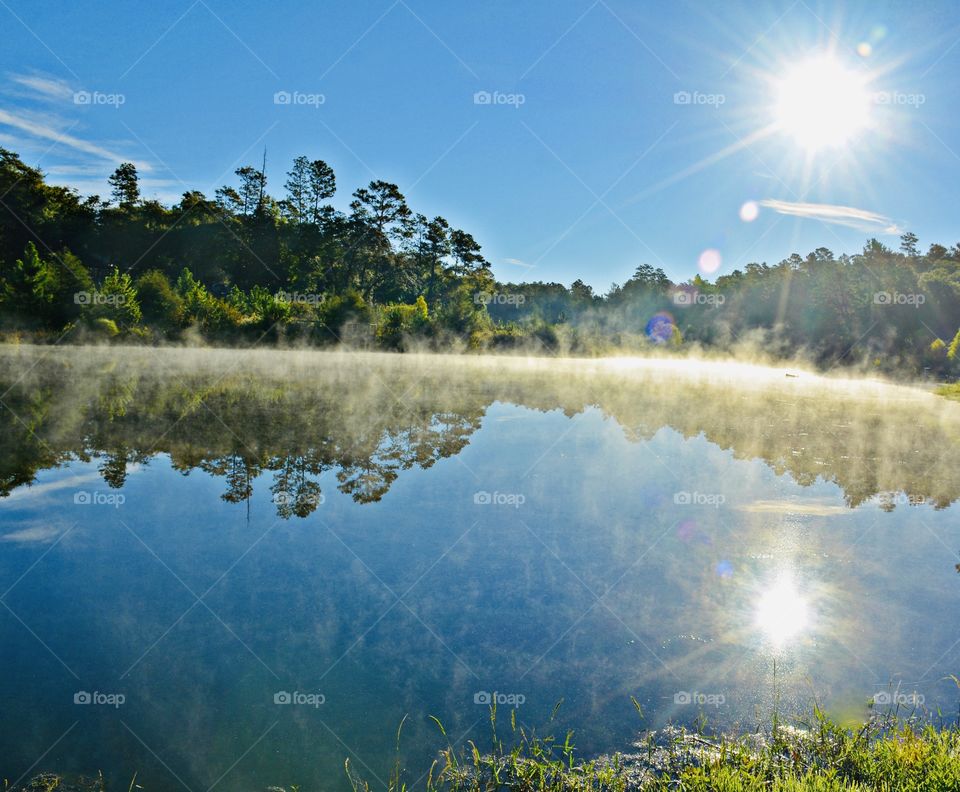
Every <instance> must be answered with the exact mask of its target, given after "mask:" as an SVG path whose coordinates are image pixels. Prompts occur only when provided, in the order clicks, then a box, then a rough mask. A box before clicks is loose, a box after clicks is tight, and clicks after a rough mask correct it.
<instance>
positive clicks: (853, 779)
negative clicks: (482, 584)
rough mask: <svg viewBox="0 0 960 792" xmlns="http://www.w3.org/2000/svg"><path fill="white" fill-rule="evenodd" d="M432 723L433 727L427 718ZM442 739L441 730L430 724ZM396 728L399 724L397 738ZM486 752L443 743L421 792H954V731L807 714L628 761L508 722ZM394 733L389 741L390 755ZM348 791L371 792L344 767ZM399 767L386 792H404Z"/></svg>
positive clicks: (653, 743) (656, 740) (668, 732)
mask: <svg viewBox="0 0 960 792" xmlns="http://www.w3.org/2000/svg"><path fill="white" fill-rule="evenodd" d="M434 720H435V721H436V719H434ZM436 723H437V725H438V727H439V729H440V733H441V734H442V735H443V737H444V738H445V739H446V731H445V730H444V728H443V725H442V724H441V723H440V722H439V721H436ZM402 727H403V724H402V723H401V729H402ZM491 727H492V730H493V742H492V750H490V751H489V752H484V753H482V752H481V751H480V750H479V749H478V747H477V746H476V745H475V744H474V743H473V742H468V747H467V748H465V749H462V750H460V751H456V750H455V749H454V748H453V746H451V745H450V744H449V742H448V744H447V746H446V747H445V748H444V749H442V750H441V751H440V755H439V758H438V759H437V760H436V761H435V762H434V764H433V766H432V767H431V769H430V773H429V775H428V778H427V780H426V786H425V789H426V790H428V792H493V790H504V791H505V792H627V790H644V791H647V790H649V791H650V792H667V791H668V790H670V791H671V792H673V791H674V790H685V791H687V792H708V791H711V792H712V791H714V790H715V791H716V792H761V791H762V792H801V790H802V791H803V792H833V791H834V790H857V791H860V790H863V791H866V790H883V791H884V792H900V791H901V790H902V791H903V792H907V791H908V790H909V791H910V792H925V791H926V790H929V791H930V792H934V790H936V791H937V792H945V791H948V790H960V730H958V729H957V727H956V726H946V727H939V728H938V727H936V726H934V725H933V724H932V723H929V722H921V721H920V720H918V719H916V718H911V719H907V720H902V719H898V718H897V717H896V715H895V714H887V715H884V716H876V717H874V718H872V719H871V720H870V721H869V722H868V723H866V724H864V725H863V726H861V727H860V728H858V729H846V728H843V727H840V726H838V725H836V724H835V723H833V722H831V721H830V720H829V719H828V718H827V717H826V716H825V715H824V713H823V712H822V711H820V710H819V709H815V710H814V712H813V715H812V717H810V718H809V719H808V720H807V721H806V722H798V724H797V725H796V726H782V725H779V724H777V723H776V722H775V723H774V726H773V730H772V732H771V733H770V734H768V735H766V736H764V735H760V734H751V735H743V736H739V737H732V736H727V737H713V738H711V737H706V736H704V735H703V734H700V733H694V732H690V731H687V730H684V729H676V728H669V729H665V730H661V731H659V732H649V733H647V735H646V736H645V737H644V739H643V740H641V741H640V742H638V743H636V745H635V748H636V752H635V753H630V754H617V755H614V756H609V757H601V758H599V759H594V760H587V761H584V760H580V759H578V757H577V755H576V747H575V744H574V741H573V734H572V733H567V734H565V735H564V737H563V739H562V740H560V739H559V738H554V737H552V736H546V737H540V736H536V735H534V734H528V733H527V732H526V731H525V730H524V729H523V728H522V727H520V728H518V726H517V724H516V720H515V717H514V713H512V712H511V716H510V738H509V743H510V745H511V747H509V748H508V747H507V744H506V743H505V742H504V741H503V740H502V739H500V738H499V737H498V736H497V731H496V729H497V723H496V710H495V709H493V710H491ZM399 740H400V730H398V732H397V742H398V747H399ZM346 771H347V777H348V778H349V780H350V784H351V786H352V787H353V790H354V792H374V791H373V790H372V789H371V787H370V786H369V784H368V783H367V782H366V781H364V780H363V779H362V778H361V777H360V776H359V775H358V774H357V773H356V772H355V771H354V770H353V768H352V767H351V765H350V762H349V760H348V761H347V762H346ZM402 776H403V774H402V771H401V768H400V765H399V760H398V762H397V764H396V765H395V766H394V769H393V771H392V772H391V775H390V781H389V790H390V792H405V790H407V786H406V783H405V782H404V781H403V778H402Z"/></svg>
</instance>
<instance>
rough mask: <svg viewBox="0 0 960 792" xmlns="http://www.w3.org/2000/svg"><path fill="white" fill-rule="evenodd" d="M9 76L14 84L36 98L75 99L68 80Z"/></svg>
mask: <svg viewBox="0 0 960 792" xmlns="http://www.w3.org/2000/svg"><path fill="white" fill-rule="evenodd" d="M8 76H9V78H10V81H11V82H12V83H14V84H15V85H19V86H22V87H23V88H26V89H28V91H29V92H30V93H32V94H33V95H34V96H35V98H40V99H71V100H72V99H73V88H71V87H70V84H69V83H68V82H66V80H61V79H58V78H56V77H46V76H44V75H42V74H9V75H8Z"/></svg>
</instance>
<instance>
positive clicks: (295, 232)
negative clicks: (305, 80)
mask: <svg viewBox="0 0 960 792" xmlns="http://www.w3.org/2000/svg"><path fill="white" fill-rule="evenodd" d="M235 176H236V181H235V183H234V184H233V185H224V186H222V187H220V188H218V189H217V190H216V191H215V192H214V195H213V197H212V198H211V197H208V196H206V195H204V194H203V193H202V192H200V191H196V190H189V191H186V192H184V193H183V195H182V197H181V199H180V201H179V202H178V203H176V204H174V205H171V206H166V205H164V204H162V203H161V202H159V201H156V200H145V199H144V198H143V197H142V195H141V191H140V179H139V174H138V173H137V168H136V166H135V165H134V164H132V163H123V164H121V165H120V166H119V167H118V168H117V169H116V170H115V171H114V173H113V174H112V175H111V176H110V178H109V185H110V189H111V194H110V196H109V197H108V198H107V199H101V197H100V196H90V197H83V196H81V195H80V194H79V193H78V192H77V191H76V190H73V189H70V188H66V187H62V186H56V185H51V184H48V183H47V182H46V179H45V177H44V174H43V172H42V171H41V170H40V169H38V168H33V167H30V166H28V165H26V164H25V163H24V162H23V161H22V160H21V159H20V157H19V156H18V155H17V154H15V153H14V152H12V151H8V150H6V149H0V331H2V332H3V334H4V336H5V337H7V338H13V337H18V338H27V339H30V340H36V341H44V340H56V339H61V338H67V339H76V340H90V339H91V338H117V339H120V340H123V341H124V342H127V343H129V342H143V343H159V342H169V341H174V342H180V341H183V340H185V339H194V338H196V337H197V335H199V337H200V338H201V339H203V340H206V341H208V342H211V343H221V344H253V343H265V342H270V343H274V342H275V343H281V342H298V343H299V342H309V343H314V344H335V343H341V342H348V343H350V344H354V345H362V346H375V347H381V348H388V349H407V348H413V347H421V346H422V347H428V348H449V347H450V346H451V345H458V346H460V347H462V348H472V349H503V348H522V349H527V350H531V351H537V352H544V351H547V352H553V353H561V352H562V353H572V354H600V353H604V352H608V351H616V350H629V351H642V350H644V349H646V348H650V347H653V346H656V347H662V348H667V349H673V348H677V347H680V348H689V347H695V346H699V347H706V348H710V349H713V348H716V349H719V350H724V351H731V350H734V349H737V348H739V347H743V346H747V347H751V348H754V349H757V350H760V351H763V352H765V353H766V354H768V355H770V356H773V357H792V356H797V355H803V356H804V357H806V358H808V359H811V360H813V361H814V362H816V363H818V364H820V365H824V366H834V365H847V364H852V363H855V362H861V363H862V362H866V363H868V364H869V365H872V366H876V367H879V368H881V369H883V370H891V371H892V370H906V371H910V372H913V373H918V372H921V371H926V372H929V373H931V374H933V375H935V376H940V377H952V376H954V375H956V374H957V373H958V367H960V329H958V328H960V244H958V245H954V246H953V247H951V248H947V247H944V246H942V245H939V244H932V245H930V246H929V248H928V249H927V250H926V251H925V252H922V251H921V249H920V247H919V241H918V239H917V237H916V236H915V235H913V234H911V233H907V234H904V235H903V236H902V237H901V240H900V245H899V248H898V249H896V250H895V249H891V248H889V247H887V246H885V245H883V244H882V243H881V242H879V241H877V240H875V239H871V240H869V241H868V242H867V243H866V245H865V246H864V248H863V250H862V251H861V252H860V253H858V254H856V255H840V256H835V255H834V254H833V253H832V252H831V251H830V250H829V249H827V248H818V249H817V250H815V251H813V252H811V253H810V254H808V255H807V256H806V257H803V256H800V255H798V254H793V255H791V256H789V257H788V258H785V259H783V260H782V261H780V262H778V263H776V264H773V265H768V264H767V263H765V262H764V263H750V264H747V265H746V267H745V268H744V269H742V270H739V269H738V270H735V271H734V272H732V273H730V274H728V275H722V276H720V277H718V278H716V280H715V282H713V283H711V282H708V281H707V280H705V279H704V278H702V277H701V276H699V275H698V276H696V277H695V278H693V279H692V280H690V281H687V282H685V283H673V282H671V281H670V279H669V278H668V277H667V276H666V274H665V273H664V271H663V269H662V268H659V267H654V266H651V265H649V264H640V265H639V266H638V267H637V268H636V270H635V271H634V272H633V273H632V274H631V275H630V277H629V278H628V279H627V280H626V281H625V282H624V283H623V284H622V285H621V284H617V283H615V284H613V285H612V286H611V287H610V288H609V289H608V290H607V291H606V292H605V293H603V294H596V293H594V291H593V289H592V288H591V287H590V286H589V285H587V284H586V283H584V281H583V280H576V281H574V282H573V283H572V284H571V285H570V286H569V287H568V286H565V285H563V284H560V283H543V282H536V283H500V282H497V281H496V279H495V278H494V277H493V275H492V273H491V270H490V263H489V262H488V261H487V260H486V259H485V258H484V256H483V254H482V252H481V246H480V244H479V243H478V242H477V241H476V240H475V239H474V237H473V236H472V235H471V234H470V233H468V232H467V231H464V230H461V229H458V228H455V227H453V226H451V224H450V223H449V222H448V221H447V220H446V219H444V218H443V217H439V216H438V217H434V218H432V219H431V218H429V217H427V216H425V215H424V214H421V213H417V212H415V211H414V210H412V209H411V208H410V206H409V205H408V203H407V201H406V198H405V197H404V195H403V194H402V192H401V191H400V189H399V188H398V187H397V185H395V184H392V183H390V182H387V181H382V180H375V181H372V182H370V183H369V184H368V185H366V186H364V187H360V188H358V189H356V190H355V191H354V192H353V193H352V194H351V201H350V203H349V209H348V211H340V210H337V209H335V208H334V206H333V205H332V204H331V203H330V201H331V199H332V198H333V197H334V196H335V195H336V193H337V180H336V175H335V173H334V171H333V169H332V168H331V167H330V166H329V165H328V164H327V163H326V162H324V161H323V160H319V159H316V160H312V159H310V158H308V157H304V156H301V157H297V158H296V159H295V160H294V161H293V163H292V164H291V167H290V170H289V171H288V173H287V174H286V180H285V182H284V184H283V185H282V187H283V193H284V194H283V197H281V198H277V197H274V196H273V195H271V194H270V191H269V190H268V182H267V176H266V172H265V168H264V167H262V166H261V167H259V168H258V167H255V166H250V165H248V166H244V167H241V168H238V169H237V170H236V172H235Z"/></svg>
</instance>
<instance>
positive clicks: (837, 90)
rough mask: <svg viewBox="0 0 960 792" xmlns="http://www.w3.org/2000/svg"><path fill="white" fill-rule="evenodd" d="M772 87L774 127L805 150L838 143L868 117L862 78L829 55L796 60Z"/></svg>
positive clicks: (859, 126) (865, 92) (845, 141)
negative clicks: (775, 93)
mask: <svg viewBox="0 0 960 792" xmlns="http://www.w3.org/2000/svg"><path fill="white" fill-rule="evenodd" d="M776 90H777V101H776V107H775V111H774V112H775V116H776V124H777V127H778V128H779V129H780V130H782V131H783V132H786V133H787V134H788V135H790V136H792V137H793V138H794V139H795V140H796V141H797V142H798V143H799V144H800V145H801V146H803V147H804V148H805V149H807V150H808V151H816V150H817V149H821V148H826V147H833V146H842V145H843V144H845V143H847V142H848V141H849V140H850V139H851V138H853V137H855V136H856V135H857V133H858V132H860V131H861V130H862V129H864V127H866V126H867V123H868V121H869V120H870V105H871V95H870V92H869V91H868V90H867V86H866V80H865V79H864V78H862V77H861V76H860V75H858V74H856V73H854V72H852V71H848V70H847V69H846V68H844V66H843V65H841V64H840V62H839V61H837V60H836V59H834V58H833V57H831V56H829V55H824V56H819V57H815V58H811V59H810V60H807V61H804V62H803V63H800V64H797V65H796V66H794V67H793V68H792V69H791V70H790V71H788V72H787V73H786V74H785V75H784V76H783V77H782V78H780V80H778V81H777V83H776Z"/></svg>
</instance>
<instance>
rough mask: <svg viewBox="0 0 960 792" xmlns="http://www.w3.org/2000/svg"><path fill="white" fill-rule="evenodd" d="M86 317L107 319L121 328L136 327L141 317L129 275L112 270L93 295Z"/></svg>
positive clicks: (135, 292) (135, 291) (115, 269)
mask: <svg viewBox="0 0 960 792" xmlns="http://www.w3.org/2000/svg"><path fill="white" fill-rule="evenodd" d="M87 315H88V316H89V318H90V319H93V320H96V319H109V320H110V321H111V322H113V323H114V324H115V325H117V326H118V327H121V328H129V327H132V326H133V325H136V324H137V323H138V322H139V321H140V318H141V316H142V314H141V311H140V303H139V301H138V300H137V290H136V288H135V287H134V285H133V279H132V278H131V277H130V275H129V273H126V272H120V271H119V270H118V269H117V268H114V269H113V272H111V273H110V274H109V275H108V276H107V277H106V278H104V280H103V283H102V284H101V285H100V289H99V290H98V291H96V292H94V293H93V295H92V297H91V301H90V304H89V309H88V311H87Z"/></svg>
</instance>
